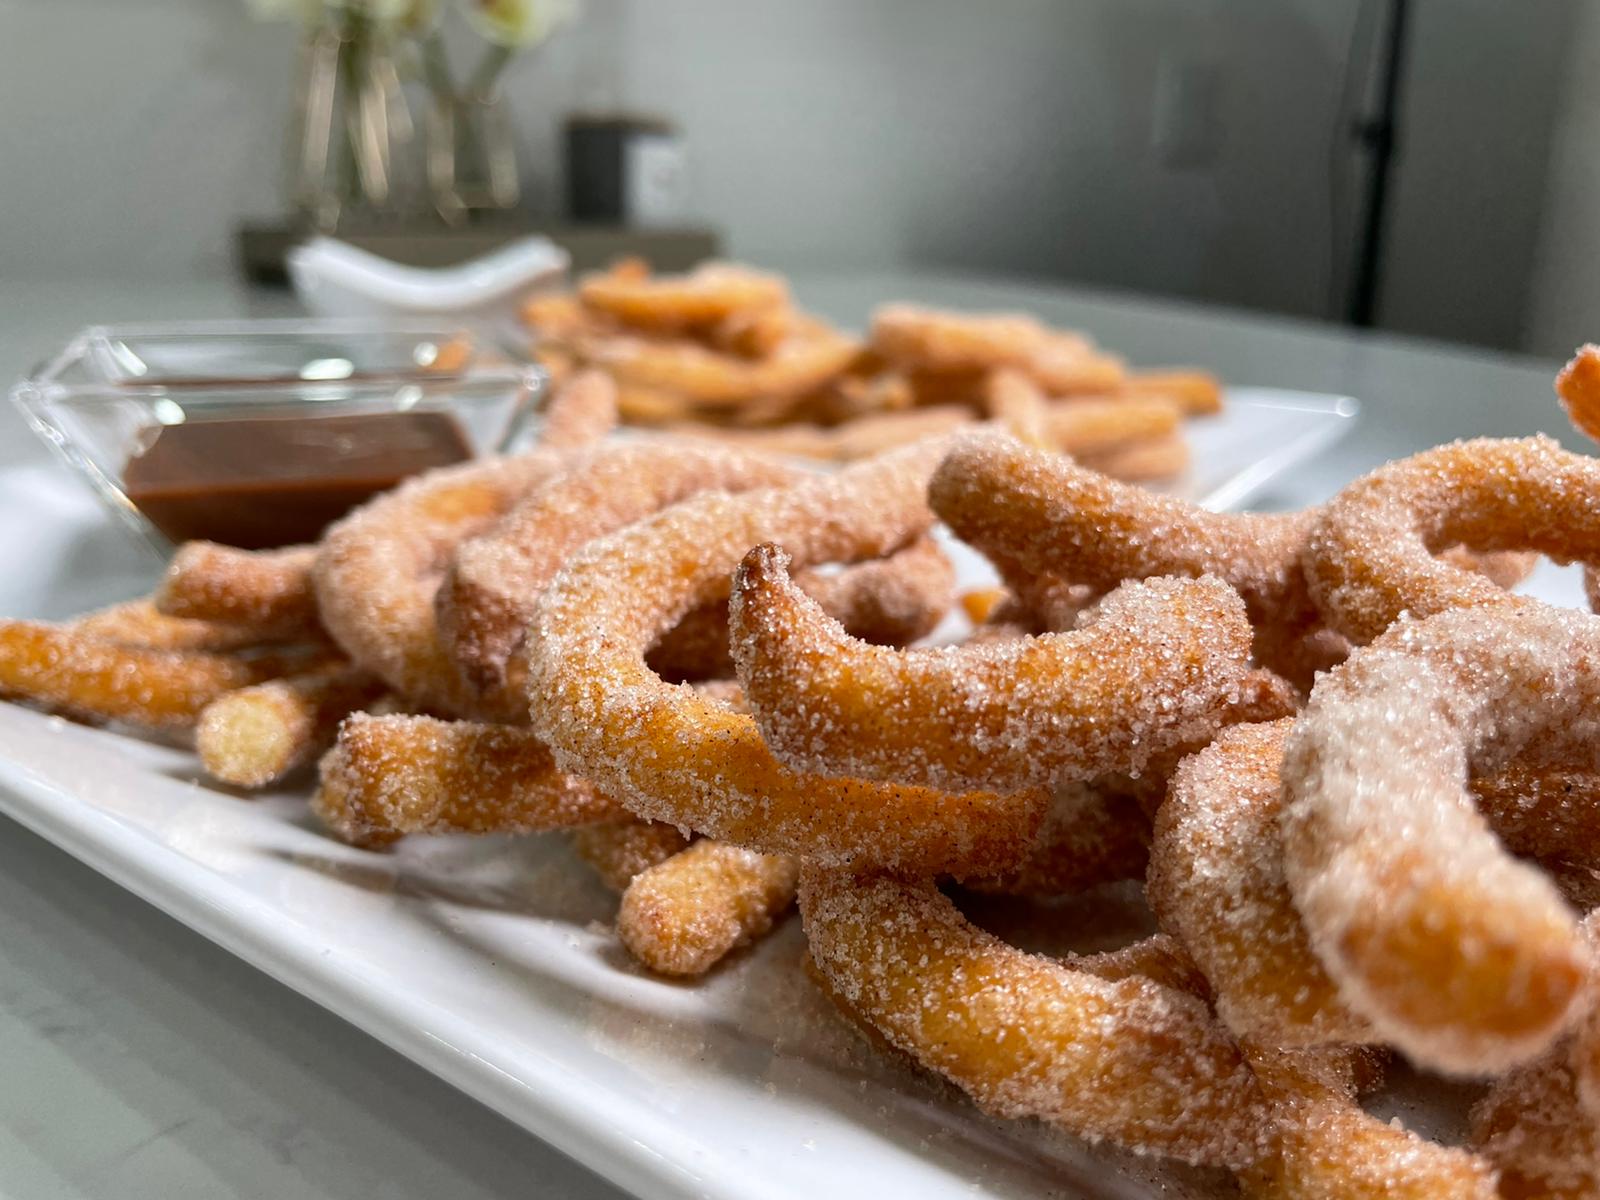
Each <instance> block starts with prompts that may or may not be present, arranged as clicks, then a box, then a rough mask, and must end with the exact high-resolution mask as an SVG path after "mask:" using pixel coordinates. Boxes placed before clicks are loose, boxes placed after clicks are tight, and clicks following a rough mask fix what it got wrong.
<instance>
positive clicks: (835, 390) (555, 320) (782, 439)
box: [522, 260, 1222, 481]
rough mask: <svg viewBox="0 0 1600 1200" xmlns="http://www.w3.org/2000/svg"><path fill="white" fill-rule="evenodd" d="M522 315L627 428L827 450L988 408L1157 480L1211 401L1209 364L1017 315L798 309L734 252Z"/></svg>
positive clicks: (553, 361) (587, 288) (1017, 425)
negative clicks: (599, 379) (1141, 353)
mask: <svg viewBox="0 0 1600 1200" xmlns="http://www.w3.org/2000/svg"><path fill="white" fill-rule="evenodd" d="M522 315H523V319H524V321H525V322H526V323H527V325H528V327H529V328H530V330H531V331H532V332H533V333H534V334H535V336H536V343H535V347H534V353H535V354H536V356H537V357H538V358H539V359H540V360H541V361H542V362H543V363H544V365H545V366H546V367H547V368H548V369H549V370H550V372H551V374H552V375H553V376H554V377H555V378H557V379H558V380H559V379H562V378H565V377H566V376H567V375H568V374H570V373H571V372H572V371H574V370H576V369H579V368H581V367H590V368H593V369H597V370H602V371H604V372H606V373H607V374H609V375H610V376H611V377H612V379H613V380H614V381H615V382H616V384H617V389H618V405H619V408H620V411H621V416H622V419H623V421H625V422H626V423H628V424H631V425H643V426H650V427H654V428H659V429H665V430H670V431H672V432H674V433H679V434H682V435H685V436H697V437H704V438H711V439H715V440H719V441H723V442H726V443H730V444H732V445H736V446H738V447H740V448H742V449H746V450H758V451H763V452H766V453H774V454H784V455H791V456H798V457H804V458H813V459H821V460H825V461H833V462H850V461H854V460H856V459H860V458H867V457H870V456H872V455H874V454H879V453H882V452H883V451H886V450H891V449H894V448H895V447H897V446H903V445H908V444H910V443H911V442H914V441H916V440H918V439H919V438H924V437H929V436H933V435H936V434H940V433H949V432H952V431H954V430H956V429H958V428H960V427H962V426H964V425H969V424H973V423H976V422H979V421H982V420H985V419H989V420H997V421H1000V422H1001V423H1003V424H1004V425H1006V427H1007V428H1009V429H1011V431H1012V432H1013V433H1015V434H1016V435H1017V436H1019V437H1021V438H1023V439H1024V440H1026V441H1028V442H1030V443H1032V444H1034V445H1037V446H1041V447H1044V448H1048V449H1054V450H1061V451H1065V452H1067V453H1070V454H1072V455H1073V456H1075V457H1076V458H1077V459H1078V460H1079V461H1080V462H1082V463H1083V464H1084V465H1086V466H1092V467H1094V468H1095V469H1096V470H1099V471H1102V472H1103V473H1105V474H1108V475H1112V476H1114V477H1116V478H1119V479H1127V480H1146V481H1152V480H1163V479H1170V478H1172V477H1174V476H1176V475H1178V474H1180V473H1181V472H1182V471H1183V469H1184V467H1185V466H1187V464H1188V462H1189V449H1188V445H1187V442H1186V441H1185V439H1184V434H1183V425H1184V422H1185V420H1186V419H1187V418H1189V417H1194V416H1203V415H1206V414H1210V413H1215V412H1217V411H1218V410H1219V409H1220V408H1221V405H1222V390H1221V386H1220V384H1219V383H1218V381H1217V380H1216V378H1215V377H1214V376H1211V375H1209V374H1207V373H1206V372H1203V371H1196V370H1163V371H1144V372H1136V371H1130V370H1129V369H1128V368H1127V366H1126V364H1124V363H1123V361H1122V360H1121V359H1119V358H1117V357H1115V356H1113V355H1110V354H1107V353H1105V352H1104V351H1102V350H1100V349H1098V348H1097V347H1096V346H1095V345H1094V344H1093V342H1091V341H1090V339H1089V338H1088V337H1087V336H1085V335H1084V334H1082V333H1078V332H1073V331H1067V330H1059V329H1052V328H1050V327H1049V326H1047V325H1045V324H1044V323H1043V322H1041V321H1039V320H1037V319H1036V318H1034V317H1031V316H1028V315H1025V314H1021V313H985V314H969V313H951V312H943V311H939V310H936V309H930V308H924V307H920V306H917V305H911V304H886V305H883V306H882V307H880V308H879V309H878V310H877V312H876V313H875V314H874V315H873V318H872V322H871V328H870V330H869V332H868V336H867V337H866V339H865V340H861V339H858V338H855V337H851V336H848V335H846V334H844V333H841V332H840V331H839V330H837V329H834V328H832V327H831V326H829V325H828V324H827V323H825V322H824V321H822V320H820V319H818V318H817V317H814V316H812V315H810V314H808V313H805V312H802V311H800V310H799V309H798V308H797V307H796V306H795V304H794V301H793V299H792V297H791V296H790V292H789V287H788V284H787V283H786V282H785V281H784V279H783V278H782V277H780V276H777V275H773V274H769V273H766V272H762V271H756V270H753V269H751V268H749V267H744V266H739V265H735V264H724V263H709V264H706V265H705V266H702V267H699V268H697V269H695V270H694V271H691V272H688V273H687V274H683V275H652V274H651V273H650V270H649V268H648V267H647V266H646V265H645V264H643V263H641V262H638V261H636V260H627V261H624V262H621V263H618V264H617V265H615V266H614V267H612V268H611V269H610V270H608V271H605V272H602V273H599V274H595V275H590V276H587V277H585V278H584V279H582V280H580V281H579V282H578V285H577V287H576V288H575V289H574V290H573V291H571V292H563V293H554V294H544V295H539V296H535V297H534V298H532V299H530V300H528V301H527V302H526V304H525V305H524V307H523V310H522Z"/></svg>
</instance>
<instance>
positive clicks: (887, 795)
mask: <svg viewBox="0 0 1600 1200" xmlns="http://www.w3.org/2000/svg"><path fill="white" fill-rule="evenodd" d="M941 452H942V450H941V447H939V446H937V445H922V446H916V447H913V448H911V449H909V450H906V451H902V452H899V453H897V454H894V455H890V456H886V457H884V458H882V459H879V460H875V461H872V462H868V463H864V464H861V465H860V466H857V467H851V468H847V469H845V470H843V471H841V472H839V473H838V474H837V475H832V476H823V477H818V478H816V479H811V480H807V481H806V482H804V483H802V484H800V485H798V486H797V487H794V488H789V489H785V490H779V491H761V492H746V493H744V494H742V495H739V496H722V495H717V494H706V495H702V496H698V497H695V498H694V499H692V500H689V501H686V502H685V503H683V504H680V505H677V506H675V507H674V508H671V509H667V510H665V511H664V512H662V513H660V514H658V515H656V516H655V517H652V518H649V519H647V520H645V521H641V522H639V523H638V524H635V525H632V526H630V527H629V528H627V529H625V530H623V531H621V532H620V533H617V534H614V535H612V536H611V537H609V538H605V539H602V540H601V541H599V542H594V543H591V544H590V545H589V546H588V547H587V548H586V549H585V550H583V551H581V552H580V553H579V554H578V556H577V557H576V558H574V559H573V560H572V561H571V562H569V563H568V565H567V566H566V568H565V569H564V570H563V571H562V572H561V574H560V575H558V576H557V577H556V579H555V581H554V582H553V583H552V584H551V585H550V587H549V588H547V589H546V590H545V594H544V596H543V598H542V599H541V600H540V604H539V609H538V611H537V613H536V614H535V617H534V621H533V623H532V625H531V626H530V630H529V635H528V662H529V672H528V677H529V678H528V686H529V695H530V696H531V697H532V698H533V701H534V702H533V705H532V708H533V720H534V727H535V729H537V730H538V731H539V732H540V733H542V734H543V735H544V736H545V737H547V738H548V740H549V742H550V744H551V746H552V748H553V749H554V751H555V754H556V757H557V761H558V762H560V763H561V764H563V765H564V766H565V767H566V768H567V769H568V770H573V771H581V772H583V773H584V774H586V775H587V776H588V777H589V778H591V779H593V780H594V781H595V783H596V784H597V785H598V786H600V787H601V788H603V789H605V790H607V791H608V792H610V793H611V794H613V795H616V796H618V797H619V798H622V799H623V800H624V801H625V802H626V803H627V804H628V806H629V807H630V808H632V809H633V810H634V811H635V812H637V813H638V814H639V815H641V816H645V817H649V818H651V819H654V820H664V821H668V822H671V823H673V824H678V825H683V826H685V827H688V828H691V829H694V830H697V831H698V832H701V833H703V834H705V835H707V836H709V837H715V838H719V839H722V840H724V841H729V842H733V843H736V844H739V845H744V846H747V847H749V848H752V849H757V850H761V851H763V852H765V853H779V854H784V853H799V854H811V855H815V856H816V857H818V858H819V859H821V860H824V861H831V862H841V861H845V862H848V861H854V860H862V861H873V860H876V859H881V860H883V861H886V862H890V863H901V864H915V865H918V866H924V867H930V868H931V869H934V870H938V869H959V870H966V871H972V872H974V873H981V872H984V871H986V870H988V871H994V870H1000V869H1004V868H1005V867H1006V866H1008V865H1010V860H1011V859H1013V858H1014V857H1015V856H1017V855H1018V854H1019V853H1020V852H1021V851H1022V849H1023V848H1024V847H1025V846H1026V845H1027V843H1028V840H1029V839H1030V838H1031V836H1032V834H1033V832H1034V830H1035V828H1036V827H1037V825H1038V823H1039V821H1040V820H1041V819H1042V817H1043V814H1044V809H1045V807H1046V804H1047V797H1046V796H1045V795H1044V794H1043V793H1038V794H1032V793H1029V794H1024V795H1019V796H1008V797H1002V796H999V795H996V794H994V793H990V792H984V793H968V794H965V795H949V794H945V793H940V792H933V791H928V790H925V789H920V788H914V787H902V786H892V785H875V784H870V783H864V782H862V781H859V780H823V779H818V778H814V777H811V776H807V775H803V774H797V773H795V772H793V771H790V770H788V769H786V768H784V767H782V766H781V765H780V764H779V763H778V762H777V760H775V759H774V758H773V757H772V753H771V751H770V750H768V749H767V747H766V745H765V743H764V742H763V741H762V740H761V736H760V734H759V732H758V731H757V729H756V726H755V723H754V722H753V721H752V720H751V718H750V717H748V716H746V715H743V714H738V713H732V712H729V711H727V710H726V709H725V708H721V707H719V706H717V705H715V704H712V703H710V702H708V701H705V700H702V699H700V698H698V697H697V696H696V695H695V694H694V693H693V692H691V691H689V690H688V689H685V688H674V687H671V686H670V685H668V684H666V683H664V682H663V681H662V680H661V679H660V678H659V676H657V675H655V674H654V673H653V672H651V671H650V670H649V669H648V668H647V667H646V666H645V663H644V652H645V649H646V648H647V647H648V646H649V645H650V644H651V643H652V642H653V641H655V640H656V638H658V637H659V636H660V635H661V633H662V632H664V631H665V630H666V629H667V628H670V627H671V625H672V624H673V623H674V622H675V621H676V620H677V619H678V618H679V617H680V616H681V615H682V614H683V613H684V612H687V611H689V610H690V609H692V608H695V607H697V606H699V605H701V604H705V603H707V602H709V601H712V600H714V599H716V598H717V597H718V596H719V595H723V594H725V593H726V589H727V588H728V586H729V578H730V576H731V574H732V572H733V569H734V568H735V567H736V566H737V565H738V563H739V560H740V558H742V557H743V555H744V553H745V551H746V550H748V549H749V547H750V546H751V545H753V544H755V543H757V542H759V541H762V540H763V539H770V538H778V539H782V541H783V542H784V544H785V545H786V546H788V547H790V549H791V550H792V551H794V552H795V554H796V557H797V559H801V560H803V561H805V562H807V563H817V562H826V561H830V560H848V559H857V558H861V557H870V556H874V555H881V554H883V553H886V552H889V551H892V550H894V549H895V548H897V547H898V546H900V545H903V544H904V543H905V542H906V541H908V540H909V539H911V538H914V537H917V536H920V534H921V533H922V532H923V531H924V530H925V529H926V528H927V526H928V524H929V522H930V520H931V516H930V514H929V513H928V511H927V508H926V506H925V505H924V503H923V501H922V493H923V488H924V486H925V482H926V479H927V474H928V472H929V471H930V470H931V468H932V466H933V464H934V463H935V462H936V461H937V459H938V457H939V456H940V454H941Z"/></svg>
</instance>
